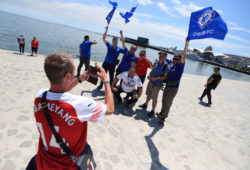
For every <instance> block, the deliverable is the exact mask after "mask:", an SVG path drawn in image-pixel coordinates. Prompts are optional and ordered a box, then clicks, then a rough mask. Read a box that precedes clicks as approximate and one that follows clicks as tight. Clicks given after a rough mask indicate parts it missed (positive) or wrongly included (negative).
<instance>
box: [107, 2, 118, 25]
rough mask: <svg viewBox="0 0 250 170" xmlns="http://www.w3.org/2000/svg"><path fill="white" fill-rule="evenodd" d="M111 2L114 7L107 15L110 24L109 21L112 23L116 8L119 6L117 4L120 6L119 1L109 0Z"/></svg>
mask: <svg viewBox="0 0 250 170" xmlns="http://www.w3.org/2000/svg"><path fill="white" fill-rule="evenodd" d="M109 3H110V4H111V5H113V9H112V10H111V11H110V12H109V14H108V16H107V17H106V20H107V22H108V25H109V23H110V21H111V19H112V17H113V15H114V13H115V10H116V8H117V6H118V4H117V2H111V1H110V0H109Z"/></svg>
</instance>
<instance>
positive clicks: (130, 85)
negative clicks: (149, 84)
mask: <svg viewBox="0 0 250 170" xmlns="http://www.w3.org/2000/svg"><path fill="white" fill-rule="evenodd" d="M117 78H118V79H119V80H123V81H122V90H123V91H124V92H126V93H131V92H132V91H133V90H134V89H135V86H136V85H137V87H142V83H141V79H140V78H139V77H138V76H137V75H136V74H135V75H134V77H133V78H131V77H129V76H128V72H127V71H126V72H123V73H121V74H119V75H118V76H117Z"/></svg>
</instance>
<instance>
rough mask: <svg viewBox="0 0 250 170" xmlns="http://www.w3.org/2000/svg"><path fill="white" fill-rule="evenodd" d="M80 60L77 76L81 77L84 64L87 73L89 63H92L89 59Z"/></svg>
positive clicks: (82, 58) (81, 58)
mask: <svg viewBox="0 0 250 170" xmlns="http://www.w3.org/2000/svg"><path fill="white" fill-rule="evenodd" d="M79 59H80V63H79V66H78V68H77V76H80V73H81V69H82V66H83V64H85V71H86V70H88V68H89V62H90V61H89V58H88V57H80V58H79Z"/></svg>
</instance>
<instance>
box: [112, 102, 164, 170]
mask: <svg viewBox="0 0 250 170" xmlns="http://www.w3.org/2000/svg"><path fill="white" fill-rule="evenodd" d="M115 100H116V99H115ZM133 106H134V105H129V106H126V105H125V104H122V103H119V104H118V103H116V104H115V113H114V114H115V115H120V114H121V115H123V116H128V117H133V116H134V117H133V118H134V119H135V120H143V121H145V122H147V123H148V125H149V126H150V127H153V131H152V133H151V134H150V135H148V136H145V137H144V138H145V140H146V142H147V145H148V148H149V152H150V155H151V159H152V163H151V168H150V170H168V168H166V167H165V166H164V165H162V164H161V162H160V160H159V151H158V149H157V148H156V146H155V144H154V142H153V140H152V137H153V136H154V135H155V134H156V133H157V132H158V131H159V130H161V129H162V126H159V125H158V124H157V123H158V121H159V118H157V117H151V118H148V117H147V113H148V112H147V111H146V110H145V109H136V110H133Z"/></svg>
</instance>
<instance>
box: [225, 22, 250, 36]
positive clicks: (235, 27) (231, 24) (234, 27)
mask: <svg viewBox="0 0 250 170" xmlns="http://www.w3.org/2000/svg"><path fill="white" fill-rule="evenodd" d="M226 23H227V24H228V26H229V30H236V31H244V32H246V33H250V29H248V28H244V27H241V26H239V25H238V24H236V23H235V22H232V21H227V22H226Z"/></svg>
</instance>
